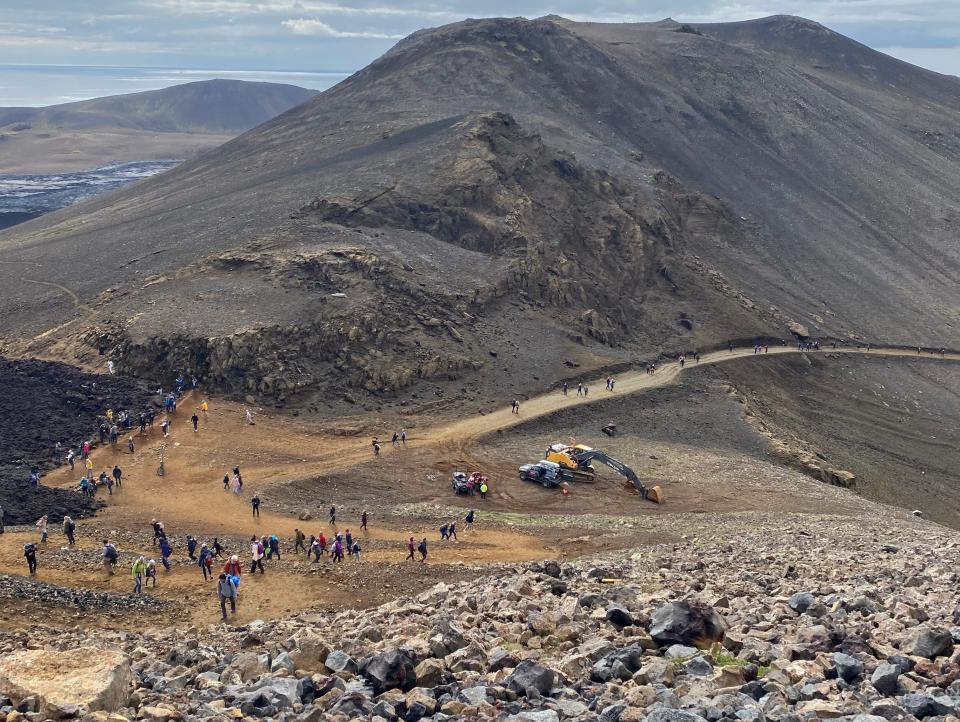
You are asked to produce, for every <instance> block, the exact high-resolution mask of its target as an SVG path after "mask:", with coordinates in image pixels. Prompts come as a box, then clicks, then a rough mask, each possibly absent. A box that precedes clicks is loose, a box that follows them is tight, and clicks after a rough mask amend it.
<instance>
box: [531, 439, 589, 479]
mask: <svg viewBox="0 0 960 722" xmlns="http://www.w3.org/2000/svg"><path fill="white" fill-rule="evenodd" d="M587 451H593V449H592V448H590V447H589V446H585V445H584V444H574V445H572V446H571V445H570V444H563V443H560V442H557V443H556V444H550V446H548V447H547V451H546V454H544V457H543V458H544V459H546V460H547V461H552V462H553V463H555V464H560V467H561V468H563V469H566V470H567V471H569V472H570V473H571V476H572V477H573V480H574V481H595V480H596V478H597V470H596V469H594V468H593V464H591V463H590V462H589V461H587V462H583V463H581V462H579V461H577V460H576V458H575V457H576V455H577V454H581V453H585V452H587Z"/></svg>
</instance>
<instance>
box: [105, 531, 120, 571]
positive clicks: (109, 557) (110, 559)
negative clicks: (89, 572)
mask: <svg viewBox="0 0 960 722" xmlns="http://www.w3.org/2000/svg"><path fill="white" fill-rule="evenodd" d="M119 557H120V555H119V554H117V548H116V547H115V546H114V545H113V544H111V543H110V542H108V541H107V540H106V539H104V540H103V568H104V570H105V571H106V572H107V576H108V577H112V576H113V571H114V570H113V568H114V567H115V566H116V565H117V559H118V558H119Z"/></svg>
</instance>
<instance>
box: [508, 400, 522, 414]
mask: <svg viewBox="0 0 960 722" xmlns="http://www.w3.org/2000/svg"><path fill="white" fill-rule="evenodd" d="M510 413H511V414H519V413H520V402H519V401H517V400H516V399H514V400H513V401H511V402H510Z"/></svg>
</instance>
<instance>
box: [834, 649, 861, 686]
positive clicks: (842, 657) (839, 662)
mask: <svg viewBox="0 0 960 722" xmlns="http://www.w3.org/2000/svg"><path fill="white" fill-rule="evenodd" d="M833 668H834V669H835V670H836V671H837V676H838V677H839V678H840V679H842V680H843V681H844V682H849V683H853V682H855V681H856V680H857V679H859V678H860V675H862V674H863V664H861V663H860V660H859V659H857V658H856V657H851V656H850V655H849V654H844V653H842V652H837V653H835V654H834V655H833Z"/></svg>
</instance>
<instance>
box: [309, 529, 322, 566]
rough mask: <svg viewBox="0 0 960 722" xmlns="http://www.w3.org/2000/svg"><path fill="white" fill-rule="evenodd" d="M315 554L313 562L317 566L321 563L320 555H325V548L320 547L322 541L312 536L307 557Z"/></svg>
mask: <svg viewBox="0 0 960 722" xmlns="http://www.w3.org/2000/svg"><path fill="white" fill-rule="evenodd" d="M311 553H312V554H313V562H314V564H316V563H317V562H319V561H320V555H321V554H323V547H322V546H320V540H319V539H317V538H316V537H314V536H313V534H311V535H310V551H309V552H308V553H307V557H308V558H309V557H310V554H311Z"/></svg>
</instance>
